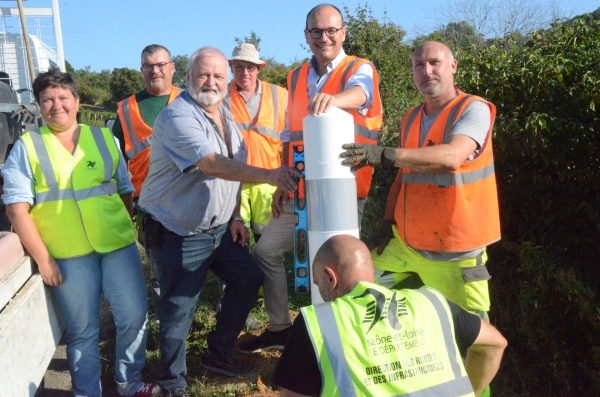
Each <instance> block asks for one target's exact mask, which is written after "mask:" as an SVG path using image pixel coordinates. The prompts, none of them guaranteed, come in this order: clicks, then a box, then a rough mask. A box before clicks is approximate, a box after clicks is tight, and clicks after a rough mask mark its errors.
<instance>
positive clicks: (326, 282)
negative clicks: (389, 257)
mask: <svg viewBox="0 0 600 397" xmlns="http://www.w3.org/2000/svg"><path fill="white" fill-rule="evenodd" d="M373 273H374V270H373V262H372V261H371V253H370V252H369V249H368V248H367V246H366V245H365V244H364V243H363V242H362V241H360V240H359V239H357V238H356V237H353V236H349V235H344V234H342V235H337V236H333V237H331V238H329V239H328V240H327V241H326V242H325V243H324V244H323V245H322V246H321V248H319V251H318V252H317V255H315V259H314V261H313V278H314V281H315V283H316V284H317V285H318V286H319V291H320V292H321V296H322V297H323V300H324V301H326V302H329V301H332V300H334V299H335V298H338V297H340V296H344V295H346V294H347V293H349V292H350V291H352V289H353V288H354V286H355V285H356V283H357V282H359V281H368V282H374V276H373Z"/></svg>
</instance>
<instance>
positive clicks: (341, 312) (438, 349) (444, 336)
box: [301, 282, 474, 397]
mask: <svg viewBox="0 0 600 397" xmlns="http://www.w3.org/2000/svg"><path fill="white" fill-rule="evenodd" d="M301 310H302V313H303V315H304V319H305V321H306V325H307V329H308V332H309V335H310V338H311V341H312V344H313V348H314V350H315V354H316V356H317V361H318V363H319V367H320V370H321V375H322V377H323V389H322V392H321V396H327V397H329V396H340V397H353V396H374V397H387V396H407V397H408V396H410V397H428V396H444V397H462V396H474V392H473V387H472V385H471V382H470V381H469V378H468V376H467V373H466V371H465V368H464V366H463V363H462V359H461V356H460V353H459V350H458V346H457V345H456V342H455V338H454V325H453V321H452V315H451V312H450V308H449V307H448V304H447V303H446V300H445V298H444V297H443V296H442V294H440V293H439V292H438V291H436V290H434V289H432V288H428V287H424V288H421V289H419V290H395V291H391V290H388V289H386V288H383V287H381V286H378V285H375V284H371V283H368V282H359V283H358V284H357V285H356V286H355V287H354V289H353V290H352V292H350V293H349V294H347V295H345V296H343V297H341V298H338V299H336V300H335V301H333V302H327V303H323V304H319V305H315V306H308V307H305V308H302V309H301Z"/></svg>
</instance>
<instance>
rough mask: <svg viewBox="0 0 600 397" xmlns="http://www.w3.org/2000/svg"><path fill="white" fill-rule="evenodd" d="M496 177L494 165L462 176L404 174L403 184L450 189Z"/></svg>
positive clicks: (422, 173) (436, 173) (420, 173)
mask: <svg viewBox="0 0 600 397" xmlns="http://www.w3.org/2000/svg"><path fill="white" fill-rule="evenodd" d="M492 175H494V163H492V164H490V165H487V166H485V167H484V168H482V169H479V170H475V171H468V172H461V173H460V174H455V173H446V172H411V173H408V174H406V173H403V174H402V183H404V184H407V185H437V186H438V187H448V186H457V185H467V184H469V183H475V182H477V181H480V180H482V179H485V178H489V177H490V176H492Z"/></svg>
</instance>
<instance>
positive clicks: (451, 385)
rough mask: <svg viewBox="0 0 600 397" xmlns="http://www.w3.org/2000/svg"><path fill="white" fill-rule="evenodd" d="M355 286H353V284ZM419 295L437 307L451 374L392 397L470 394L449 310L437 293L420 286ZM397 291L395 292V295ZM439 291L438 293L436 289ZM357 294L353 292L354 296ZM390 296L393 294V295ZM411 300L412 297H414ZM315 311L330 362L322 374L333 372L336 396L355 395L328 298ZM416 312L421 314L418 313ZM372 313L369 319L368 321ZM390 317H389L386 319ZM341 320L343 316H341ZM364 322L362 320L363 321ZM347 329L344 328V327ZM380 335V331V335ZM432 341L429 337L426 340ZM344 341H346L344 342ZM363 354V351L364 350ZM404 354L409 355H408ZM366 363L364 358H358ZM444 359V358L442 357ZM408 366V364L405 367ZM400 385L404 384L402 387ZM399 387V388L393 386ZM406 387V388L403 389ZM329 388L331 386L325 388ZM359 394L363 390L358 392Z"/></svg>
mask: <svg viewBox="0 0 600 397" xmlns="http://www.w3.org/2000/svg"><path fill="white" fill-rule="evenodd" d="M355 288H356V287H355ZM416 292H419V293H420V294H421V295H423V296H424V297H425V298H427V300H428V301H429V302H430V303H431V305H432V306H433V308H434V309H435V311H436V314H437V318H438V320H439V324H440V327H441V330H442V334H443V341H442V340H438V339H436V340H438V341H439V342H441V344H440V346H443V347H440V348H443V349H444V350H445V351H446V352H447V357H448V364H449V366H450V368H449V370H450V372H451V375H450V373H448V374H447V375H448V377H447V378H446V379H449V378H451V380H448V381H445V382H443V383H440V384H435V385H430V386H426V387H424V388H422V389H420V390H415V391H412V392H409V393H402V394H395V395H393V396H394V397H434V396H445V397H459V396H465V395H473V387H472V385H471V382H470V380H469V377H468V376H467V375H466V372H465V374H464V375H463V371H464V369H463V368H464V367H463V366H462V359H461V357H460V356H459V354H457V353H458V348H457V346H456V342H455V340H454V332H453V327H452V324H451V322H452V320H451V317H450V314H449V309H448V310H447V309H446V308H445V306H444V304H443V302H442V300H441V299H440V296H438V295H436V293H434V292H432V291H430V290H428V289H426V287H425V288H422V289H419V290H416ZM395 294H396V293H394V296H395ZM438 294H439V293H438ZM354 298H356V295H355V296H354ZM392 299H393V297H392ZM387 300H389V297H388V298H386V301H387ZM413 302H414V298H413ZM313 309H314V314H315V316H316V320H317V323H318V325H319V332H320V335H321V339H322V341H323V347H324V349H325V352H326V354H327V359H328V360H329V363H330V364H331V370H332V372H329V371H324V370H323V368H321V372H322V374H325V373H332V374H333V378H334V381H335V387H336V388H337V394H336V395H339V396H344V397H345V396H349V397H354V396H356V395H357V389H356V387H355V384H354V379H353V374H352V372H351V365H350V363H349V362H348V357H346V352H345V350H344V341H343V339H342V336H341V334H340V329H339V326H338V321H340V320H339V319H337V317H336V314H335V312H334V310H333V306H332V303H331V302H328V303H324V304H319V305H315V306H313ZM303 313H304V315H305V316H306V315H307V312H306V311H305V310H303ZM417 315H424V314H422V313H419V314H417ZM371 320H372V317H370V318H369V319H368V321H371ZM384 320H385V317H383V316H382V317H381V321H384ZM388 320H389V319H388ZM305 321H306V323H307V329H308V331H309V336H310V337H311V338H313V334H312V331H311V328H310V326H309V320H308V319H307V318H306V317H305ZM342 321H343V320H342ZM363 322H364V321H363ZM346 331H347V330H346ZM379 336H380V337H382V335H379ZM429 341H430V342H431V340H429ZM312 342H313V347H315V345H314V343H315V341H314V340H312ZM346 343H347V342H346ZM435 353H436V354H440V352H438V351H436V352H435ZM315 354H316V356H317V360H318V361H319V365H320V366H321V365H324V363H322V362H321V359H320V357H319V352H317V351H315ZM365 354H366V352H365ZM406 358H410V355H407V356H406ZM356 359H358V360H360V359H361V357H360V356H359V357H356ZM361 362H363V363H365V362H364V361H361ZM444 363H445V361H444ZM376 364H377V363H376V362H373V363H369V364H368V365H376ZM365 365H367V364H365ZM408 368H410V366H409V367H408ZM354 375H355V376H356V377H357V378H358V379H361V378H362V376H361V375H362V374H361V375H359V374H354ZM325 383H326V380H325V379H323V391H322V392H325V391H326V386H325ZM401 388H403V387H401ZM396 390H398V389H396ZM404 390H406V389H404ZM328 391H331V389H328ZM361 395H362V394H361Z"/></svg>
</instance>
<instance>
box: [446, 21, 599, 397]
mask: <svg viewBox="0 0 600 397" xmlns="http://www.w3.org/2000/svg"><path fill="white" fill-rule="evenodd" d="M457 57H458V58H459V60H460V69H459V73H458V76H457V77H458V79H457V85H458V86H459V87H461V88H462V89H464V90H465V91H466V92H469V93H474V94H478V95H481V96H483V97H485V98H486V99H488V100H489V101H491V102H493V103H494V104H496V106H497V110H498V115H497V118H496V126H495V128H494V145H495V147H494V151H495V156H496V159H495V165H496V172H497V179H498V185H499V196H500V206H501V222H502V227H503V242H502V243H500V244H496V245H495V246H492V247H491V248H490V258H491V260H490V262H489V267H490V272H491V273H492V275H493V279H492V281H491V283H490V288H491V294H492V301H493V305H492V320H494V321H496V325H497V326H498V328H499V329H500V330H501V331H502V332H503V333H504V334H505V336H506V337H507V339H508V340H509V349H508V350H507V352H506V357H505V360H504V367H503V368H502V370H501V373H500V377H499V379H500V380H499V382H503V386H502V387H501V388H504V389H505V390H506V389H508V390H511V389H512V392H510V393H507V394H505V395H524V396H525V395H530V396H573V395H587V396H596V395H600V306H599V305H598V301H597V294H598V290H599V286H600V266H599V260H600V245H599V244H598V243H599V241H600V116H599V110H600V63H599V60H600V22H598V21H596V22H590V21H588V22H587V24H586V23H585V22H584V20H583V19H582V20H578V21H576V22H575V23H573V24H563V25H560V26H557V27H555V28H553V29H550V30H547V31H539V32H537V33H535V34H534V35H533V36H532V37H531V40H529V42H528V43H527V44H526V45H525V46H524V47H522V46H518V45H516V44H515V43H514V42H512V41H511V40H510V38H507V39H505V40H499V41H497V42H496V43H495V44H494V45H491V46H489V47H479V48H477V49H470V50H468V51H463V52H462V54H461V52H460V51H459V52H458V53H457ZM524 241H526V242H524ZM542 247H543V248H542ZM505 393H506V392H505Z"/></svg>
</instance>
